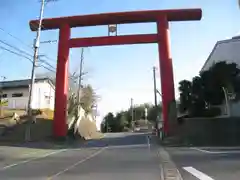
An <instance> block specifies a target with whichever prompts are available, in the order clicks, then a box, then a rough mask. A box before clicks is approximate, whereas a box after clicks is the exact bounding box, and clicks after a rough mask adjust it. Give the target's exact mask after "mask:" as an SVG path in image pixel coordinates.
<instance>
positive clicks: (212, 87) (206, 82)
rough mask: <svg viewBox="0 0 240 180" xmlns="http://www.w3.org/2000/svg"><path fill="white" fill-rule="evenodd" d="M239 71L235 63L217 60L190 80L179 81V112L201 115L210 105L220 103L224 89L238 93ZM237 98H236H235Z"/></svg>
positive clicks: (239, 86) (239, 88)
mask: <svg viewBox="0 0 240 180" xmlns="http://www.w3.org/2000/svg"><path fill="white" fill-rule="evenodd" d="M239 73H240V70H239V69H238V67H237V65H236V64H235V63H231V64H228V63H226V62H219V63H216V64H214V65H213V66H212V67H210V69H209V70H207V71H203V72H201V73H200V75H199V76H196V77H194V78H193V79H192V81H187V80H183V81H181V82H180V83H179V92H180V105H179V110H180V112H188V113H189V114H191V115H193V116H202V115H204V114H206V111H209V108H210V107H211V106H212V105H220V104H222V103H223V101H224V91H223V88H225V89H226V90H227V91H230V92H233V93H234V94H236V95H239V93H240V85H239V82H240V80H239ZM237 100H238V99H237Z"/></svg>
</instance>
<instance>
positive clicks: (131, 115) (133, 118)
mask: <svg viewBox="0 0 240 180" xmlns="http://www.w3.org/2000/svg"><path fill="white" fill-rule="evenodd" d="M131 116H132V130H134V114H133V98H131Z"/></svg>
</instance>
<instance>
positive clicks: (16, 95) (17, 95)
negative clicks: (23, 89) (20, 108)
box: [12, 93, 23, 97]
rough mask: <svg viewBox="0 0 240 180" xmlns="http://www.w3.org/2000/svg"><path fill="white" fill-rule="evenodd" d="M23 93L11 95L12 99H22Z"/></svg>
mask: <svg viewBox="0 0 240 180" xmlns="http://www.w3.org/2000/svg"><path fill="white" fill-rule="evenodd" d="M22 96H23V93H13V94H12V97H22Z"/></svg>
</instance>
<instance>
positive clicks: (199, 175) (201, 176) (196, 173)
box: [183, 167, 214, 180]
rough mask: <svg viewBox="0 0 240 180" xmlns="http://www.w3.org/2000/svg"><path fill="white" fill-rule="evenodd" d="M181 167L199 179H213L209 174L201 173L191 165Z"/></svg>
mask: <svg viewBox="0 0 240 180" xmlns="http://www.w3.org/2000/svg"><path fill="white" fill-rule="evenodd" d="M183 169H184V170H185V171H187V172H189V173H190V174H192V175H193V176H195V177H196V178H198V179H200V180H214V179H213V178H211V177H210V176H208V175H206V174H204V173H202V172H201V171H198V170H197V169H195V168H193V167H183Z"/></svg>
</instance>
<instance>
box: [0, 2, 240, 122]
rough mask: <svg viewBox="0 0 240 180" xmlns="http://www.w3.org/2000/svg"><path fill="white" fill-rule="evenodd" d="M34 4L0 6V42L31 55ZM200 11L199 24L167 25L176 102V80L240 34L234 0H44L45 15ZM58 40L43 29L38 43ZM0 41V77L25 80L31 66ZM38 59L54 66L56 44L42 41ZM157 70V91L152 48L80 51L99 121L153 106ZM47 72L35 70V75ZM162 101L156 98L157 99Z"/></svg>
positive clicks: (93, 32) (122, 30)
mask: <svg viewBox="0 0 240 180" xmlns="http://www.w3.org/2000/svg"><path fill="white" fill-rule="evenodd" d="M40 5H41V4H40V2H39V0H8V1H3V0H2V1H1V5H0V13H1V14H0V22H1V24H0V40H4V41H6V42H8V43H9V44H12V45H14V46H16V47H18V48H20V49H22V50H23V51H26V52H28V53H29V54H33V50H32V44H33V39H34V38H35V36H36V33H35V32H31V31H30V28H29V21H30V20H32V19H36V18H38V16H39V10H40ZM181 8H202V10H203V18H202V20H201V21H188V22H173V23H171V24H170V36H171V53H172V59H173V69H174V81H175V92H176V98H177V97H178V91H177V89H178V82H179V81H181V80H183V79H189V80H190V79H191V78H192V77H194V76H196V75H198V72H199V70H200V69H201V67H202V65H203V64H204V62H205V61H206V59H207V57H208V55H209V54H210V52H211V51H212V48H213V46H214V45H215V43H216V42H217V41H218V40H223V39H227V38H231V37H232V36H236V35H238V34H239V32H240V23H239V22H240V9H239V7H238V2H237V0H211V1H209V0H114V1H113V0H57V1H52V2H48V3H47V5H46V6H45V11H44V17H46V18H49V17H59V16H72V15H83V14H97V13H105V12H121V11H137V10H158V9H181ZM107 33H108V29H107V27H106V26H99V27H84V28H74V29H72V31H71V37H91V36H106V35H107ZM142 33H156V25H155V23H148V24H127V25H119V26H118V34H119V35H124V34H142ZM48 40H58V30H51V31H43V32H42V33H41V41H48ZM2 47H7V46H5V45H3V44H2V43H0V76H5V77H6V78H7V80H14V79H23V78H29V77H30V73H31V63H30V62H29V61H28V60H27V59H25V58H22V57H19V56H18V55H14V54H11V53H9V52H7V51H6V50H3V49H2ZM80 54H81V51H80V49H79V48H76V49H71V52H70V71H71V72H74V71H76V70H78V68H79V65H78V64H79V61H80ZM40 55H47V57H48V59H47V61H48V63H50V64H51V65H52V66H54V67H56V55H57V43H42V44H41V46H40ZM153 66H157V88H158V89H159V90H160V91H161V86H160V75H159V57H158V50H157V45H156V44H148V45H146V44H145V45H144V44H141V45H127V46H111V47H110V46H103V47H89V48H86V49H85V51H84V70H85V71H87V72H88V75H87V76H86V77H85V79H84V83H89V84H91V85H92V86H93V87H94V89H95V90H96V92H97V94H98V95H99V96H100V100H99V102H98V111H99V117H98V122H100V120H101V119H102V118H103V117H104V115H106V113H108V112H117V111H120V110H124V109H127V108H129V106H130V99H131V98H133V100H134V104H141V103H145V102H149V103H153V101H154V95H153V77H152V76H153V73H152V67H153ZM44 72H46V69H43V68H38V69H37V73H44ZM158 101H161V97H158Z"/></svg>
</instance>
